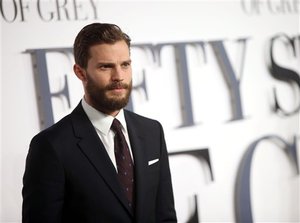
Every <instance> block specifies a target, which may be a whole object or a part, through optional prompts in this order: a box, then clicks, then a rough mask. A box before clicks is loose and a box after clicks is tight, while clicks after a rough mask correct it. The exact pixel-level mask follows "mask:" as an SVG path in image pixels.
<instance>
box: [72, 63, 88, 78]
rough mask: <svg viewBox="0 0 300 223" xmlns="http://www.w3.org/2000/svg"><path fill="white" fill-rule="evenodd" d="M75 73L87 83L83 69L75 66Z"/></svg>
mask: <svg viewBox="0 0 300 223" xmlns="http://www.w3.org/2000/svg"><path fill="white" fill-rule="evenodd" d="M73 71H74V73H75V74H76V76H77V77H78V78H79V79H80V80H81V81H82V82H86V71H85V70H84V69H83V68H81V67H80V66H79V65H78V64H74V66H73Z"/></svg>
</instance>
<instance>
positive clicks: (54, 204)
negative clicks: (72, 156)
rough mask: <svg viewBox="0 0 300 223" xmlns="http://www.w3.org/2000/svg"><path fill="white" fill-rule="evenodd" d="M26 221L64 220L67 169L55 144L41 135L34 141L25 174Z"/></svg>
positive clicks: (32, 222) (47, 221) (24, 216)
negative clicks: (56, 150)
mask: <svg viewBox="0 0 300 223" xmlns="http://www.w3.org/2000/svg"><path fill="white" fill-rule="evenodd" d="M22 195H23V206H22V222H23V223H35V222H39V223H40V222H43V223H50V222H53V223H54V222H55V223H60V222H61V218H62V208H63V201H64V171H63V166H62V164H61V163H60V161H59V158H58V155H57V154H56V152H55V150H54V149H53V146H52V145H51V143H50V142H49V141H48V140H47V139H46V138H45V137H43V136H41V135H38V136H36V137H34V138H33V139H32V141H31V144H30V147H29V152H28V155H27V159H26V166H25V173H24V176H23V190H22Z"/></svg>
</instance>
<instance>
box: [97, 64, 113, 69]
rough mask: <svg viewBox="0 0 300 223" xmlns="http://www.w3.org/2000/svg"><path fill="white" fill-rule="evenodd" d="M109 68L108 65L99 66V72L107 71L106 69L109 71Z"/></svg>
mask: <svg viewBox="0 0 300 223" xmlns="http://www.w3.org/2000/svg"><path fill="white" fill-rule="evenodd" d="M110 67H111V66H110V65H107V64H103V65H100V66H99V68H100V69H101V70H107V69H109V68H110Z"/></svg>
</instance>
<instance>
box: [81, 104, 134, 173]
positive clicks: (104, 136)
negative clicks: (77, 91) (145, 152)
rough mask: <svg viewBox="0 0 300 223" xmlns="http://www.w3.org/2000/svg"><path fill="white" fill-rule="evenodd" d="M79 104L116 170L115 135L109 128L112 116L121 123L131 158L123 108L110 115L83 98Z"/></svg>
mask: <svg viewBox="0 0 300 223" xmlns="http://www.w3.org/2000/svg"><path fill="white" fill-rule="evenodd" d="M81 104H82V107H83V110H84V111H85V113H86V114H87V116H88V118H89V119H90V121H91V122H92V124H93V126H94V127H95V130H96V132H97V134H98V136H99V138H100V139H101V141H102V143H103V145H104V147H105V149H106V151H107V153H108V156H109V157H110V159H111V162H112V163H113V165H114V166H115V168H116V170H117V164H116V158H115V153H114V135H115V133H114V132H113V131H112V130H111V129H110V127H111V125H112V122H113V120H114V118H116V119H118V120H119V121H120V122H121V124H122V132H123V134H124V136H125V139H126V142H127V144H128V147H129V151H130V154H131V158H132V160H133V156H132V151H131V146H130V141H129V136H128V132H127V126H126V121H125V117H124V110H123V109H121V110H120V112H119V113H118V114H117V116H116V117H113V116H111V115H107V114H104V113H102V112H100V111H98V110H96V109H95V108H93V107H92V106H90V105H89V104H88V103H87V102H86V101H85V99H84V98H83V99H82V100H81Z"/></svg>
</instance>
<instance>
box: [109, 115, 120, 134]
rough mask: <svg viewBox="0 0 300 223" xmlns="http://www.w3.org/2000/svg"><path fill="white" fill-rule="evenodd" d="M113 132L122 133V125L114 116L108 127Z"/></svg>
mask: <svg viewBox="0 0 300 223" xmlns="http://www.w3.org/2000/svg"><path fill="white" fill-rule="evenodd" d="M110 128H111V129H112V130H113V131H114V132H115V133H122V125H121V122H120V121H119V120H118V119H116V118H114V120H113V122H112V125H111V127H110Z"/></svg>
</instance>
